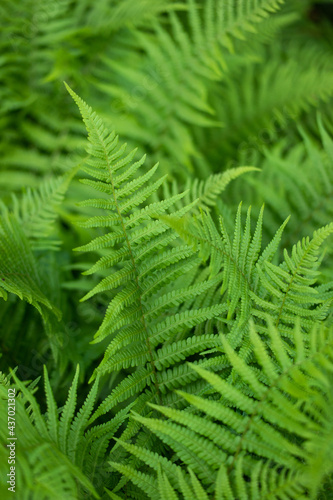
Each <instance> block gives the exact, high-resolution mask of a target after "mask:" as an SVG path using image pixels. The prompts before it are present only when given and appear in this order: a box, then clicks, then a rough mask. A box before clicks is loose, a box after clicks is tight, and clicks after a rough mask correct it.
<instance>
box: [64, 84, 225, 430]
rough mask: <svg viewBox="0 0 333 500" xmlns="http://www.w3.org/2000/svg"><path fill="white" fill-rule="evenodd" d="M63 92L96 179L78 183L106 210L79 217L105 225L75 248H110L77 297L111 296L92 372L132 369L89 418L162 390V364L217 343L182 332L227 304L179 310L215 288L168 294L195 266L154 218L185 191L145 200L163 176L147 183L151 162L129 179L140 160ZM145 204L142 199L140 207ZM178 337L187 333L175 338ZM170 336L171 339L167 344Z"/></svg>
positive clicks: (88, 224)
mask: <svg viewBox="0 0 333 500" xmlns="http://www.w3.org/2000/svg"><path fill="white" fill-rule="evenodd" d="M68 90H69V92H70V94H71V95H72V97H73V99H74V100H75V102H76V103H77V104H78V106H79V109H80V111H81V113H82V116H83V119H84V121H85V124H86V126H87V130H88V133H89V147H88V153H89V154H90V157H89V159H88V162H87V166H85V167H84V170H85V171H86V172H87V173H88V174H89V175H90V176H91V177H93V178H95V179H97V180H92V179H86V180H84V182H85V184H88V185H89V186H91V187H94V188H95V189H97V190H98V191H100V192H101V193H103V194H102V196H103V197H102V198H100V201H99V199H93V200H92V201H91V205H92V206H93V207H95V208H96V207H98V208H104V209H107V212H104V213H106V215H103V216H96V217H93V218H92V219H89V220H88V221H86V222H84V225H85V226H86V227H100V228H105V230H104V231H103V234H102V235H101V236H97V237H96V238H95V239H94V240H93V241H92V242H90V243H88V244H87V245H84V246H83V247H80V248H79V249H77V250H80V251H91V250H94V251H103V252H104V251H105V249H108V250H107V253H105V255H103V256H102V257H101V258H100V260H99V261H98V262H97V264H96V265H94V266H93V267H92V268H91V269H90V270H89V271H88V272H87V273H86V274H90V273H92V272H96V271H99V270H103V273H107V276H106V277H104V278H103V279H102V281H101V282H100V283H99V284H98V285H97V286H95V288H93V290H91V291H90V292H89V293H88V294H87V295H86V296H85V297H84V298H83V300H85V299H88V298H90V297H92V296H93V295H95V294H97V293H101V292H103V293H105V292H107V293H110V295H111V300H110V303H109V305H108V307H107V310H106V313H105V317H104V320H103V322H102V325H101V326H100V328H99V330H98V332H97V333H96V335H95V342H99V341H101V340H103V339H104V338H106V337H110V338H111V340H110V342H109V345H108V347H107V348H106V352H105V355H104V359H103V361H102V362H101V364H100V366H99V367H98V368H97V371H96V373H100V374H105V373H111V372H113V371H117V370H119V369H133V368H134V369H135V371H134V373H130V374H128V375H127V377H125V378H124V379H123V380H122V382H121V383H120V384H119V385H118V386H117V387H115V388H114V389H113V391H112V393H111V394H110V396H109V397H108V398H107V400H106V401H105V402H104V403H103V405H102V406H101V407H100V408H99V409H98V410H97V412H95V413H94V415H93V416H92V417H91V420H90V421H93V420H94V419H95V418H97V416H99V415H100V414H101V412H104V411H107V408H108V409H110V408H111V407H113V406H114V405H115V404H118V403H120V402H121V401H124V400H126V399H128V398H129V397H131V396H133V395H134V394H136V393H138V392H140V391H142V390H143V389H144V388H145V387H146V386H147V385H148V386H151V387H154V389H155V391H156V396H158V395H160V393H161V390H160V388H159V385H160V382H162V381H163V376H164V375H163V370H164V369H165V368H166V367H168V366H171V365H175V366H177V364H178V363H180V362H181V361H182V360H183V359H185V358H186V357H188V356H190V355H192V354H194V353H197V352H200V350H202V349H204V348H206V347H211V346H213V344H214V340H216V337H214V336H209V335H207V336H203V337H202V338H201V340H202V342H203V343H202V345H201V348H200V342H198V341H197V340H196V339H195V338H194V339H192V340H191V339H189V340H185V339H186V336H187V335H188V332H190V330H191V328H193V327H194V326H196V325H198V324H200V323H203V322H206V321H207V320H210V319H213V318H216V317H218V316H219V315H220V314H221V313H222V312H223V311H224V310H225V306H224V305H221V304H213V305H211V306H208V307H198V308H196V309H192V308H191V309H189V308H185V309H184V310H180V309H179V306H180V305H182V304H184V302H185V301H186V300H187V303H188V304H191V301H189V300H188V299H189V298H190V297H191V298H192V301H193V298H195V297H197V296H199V295H200V294H202V293H203V292H204V291H205V290H207V289H208V288H210V287H211V286H214V285H215V281H214V280H212V281H211V282H209V281H206V282H202V283H201V284H200V285H190V286H188V287H185V288H184V287H181V288H180V289H178V290H177V289H176V290H174V292H173V295H172V294H171V293H170V284H171V282H172V281H174V280H175V279H176V278H177V277H179V278H180V277H181V276H186V274H187V273H188V272H189V271H190V270H191V269H193V268H196V267H197V266H198V265H199V263H200V260H199V259H198V258H197V256H196V255H195V253H194V252H193V250H192V249H191V247H189V246H187V245H180V244H179V242H178V241H177V240H176V235H175V233H174V232H173V231H172V230H171V229H170V228H169V227H168V226H167V225H166V224H165V223H164V222H162V221H161V220H159V219H158V217H159V216H160V215H161V214H163V213H166V211H167V210H169V209H170V208H171V207H172V205H173V204H174V203H175V202H176V201H179V200H180V199H181V198H182V197H183V196H184V195H183V194H178V195H175V196H173V197H171V198H170V199H169V200H162V201H158V202H153V203H151V204H150V203H149V197H150V196H151V195H152V194H154V193H155V192H156V191H157V189H158V188H159V186H160V185H161V184H162V182H163V180H164V178H162V179H159V180H157V181H155V182H151V181H150V179H151V177H152V175H153V174H154V172H155V170H156V168H157V166H155V167H153V168H152V169H150V170H149V171H148V172H147V173H145V174H143V175H141V176H135V173H136V172H137V171H138V169H139V168H140V166H141V165H142V163H143V161H144V158H142V159H141V160H139V161H137V162H135V163H132V160H133V158H134V153H135V152H132V153H130V154H129V155H127V156H124V148H123V147H121V148H117V138H116V137H115V134H114V133H112V134H109V133H108V132H107V130H106V129H105V127H104V125H103V123H102V121H101V120H100V119H99V118H98V116H97V115H96V114H95V113H94V112H93V111H92V110H91V108H90V107H89V106H87V105H86V104H85V103H84V102H83V101H82V100H81V99H80V98H79V97H78V96H77V95H76V94H75V93H74V92H73V91H72V90H71V89H69V88H68ZM146 200H147V201H146ZM143 202H146V206H145V207H143V206H142V204H143ZM87 203H89V202H85V205H87ZM194 204H195V202H192V203H190V204H189V205H187V206H185V207H183V208H180V209H179V210H177V211H176V212H175V213H176V215H177V216H180V217H181V216H182V215H184V214H185V213H186V212H187V211H189V210H190V209H191V208H192V207H193V206H194ZM109 249H110V250H109ZM157 249H158V254H156V250H157ZM169 301H173V302H174V304H175V307H174V309H173V310H172V312H170V313H168V314H165V313H164V312H163V310H164V309H166V305H167V304H168V302H169ZM181 335H182V336H185V338H184V340H183V342H182V343H179V340H181V337H180V336H181ZM175 336H177V339H176V340H175V342H174V343H173V339H174V337H175ZM165 343H167V344H168V347H166V348H165V350H163V348H162V349H158V348H159V347H161V346H163V344H165ZM160 356H161V361H159V357H160ZM161 377H162V380H161ZM166 387H167V385H166ZM162 390H163V389H162Z"/></svg>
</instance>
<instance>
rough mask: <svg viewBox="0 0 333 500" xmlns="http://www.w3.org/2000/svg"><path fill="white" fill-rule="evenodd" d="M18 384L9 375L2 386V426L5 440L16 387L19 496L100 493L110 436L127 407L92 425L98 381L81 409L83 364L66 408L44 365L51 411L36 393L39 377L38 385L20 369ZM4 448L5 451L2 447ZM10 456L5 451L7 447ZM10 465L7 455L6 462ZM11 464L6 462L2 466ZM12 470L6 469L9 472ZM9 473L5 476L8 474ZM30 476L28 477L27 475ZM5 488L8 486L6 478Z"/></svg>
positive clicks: (4, 440)
mask: <svg viewBox="0 0 333 500" xmlns="http://www.w3.org/2000/svg"><path fill="white" fill-rule="evenodd" d="M12 378H13V383H11V385H10V386H9V380H4V381H3V382H2V383H1V385H0V391H1V398H0V404H1V412H0V413H1V431H0V439H1V442H2V443H3V444H5V445H6V444H7V443H8V440H7V438H8V434H7V427H8V424H7V413H8V412H7V409H5V407H6V405H7V398H8V396H7V390H8V387H14V388H15V391H16V395H15V399H16V403H15V407H16V416H15V423H14V424H13V425H15V424H16V425H15V427H14V435H15V436H16V439H17V441H16V443H20V444H19V446H17V449H16V460H17V461H16V464H17V465H16V481H17V484H16V488H17V489H19V491H20V498H22V499H27V500H28V499H29V500H30V499H34V500H42V499H45V500H46V499H48V498H50V497H52V498H54V499H56V498H57V499H59V500H60V499H61V498H71V499H76V498H80V497H81V496H82V495H89V497H90V498H99V494H98V492H97V490H99V492H101V490H102V488H101V483H102V480H101V477H103V480H105V477H106V476H107V474H106V472H105V455H106V450H107V447H108V444H109V441H110V439H112V438H113V436H114V434H115V432H116V431H117V429H118V428H119V427H120V426H121V424H122V423H123V422H124V420H125V419H126V418H127V415H126V413H127V410H123V411H120V412H119V413H118V415H116V416H115V417H114V418H113V419H110V420H109V421H108V422H105V423H102V424H99V425H95V426H93V427H89V426H88V420H89V417H90V415H91V413H92V411H93V408H94V405H95V402H96V399H97V395H98V380H96V381H95V383H94V384H93V386H92V387H91V389H90V392H89V394H88V396H87V398H86V399H85V401H84V403H83V405H82V407H81V409H80V410H79V411H78V412H77V413H76V411H75V408H76V404H77V386H78V378H79V367H77V369H76V373H75V376H74V380H73V382H72V385H71V388H70V389H69V392H68V397H67V401H66V403H65V405H64V406H63V407H62V409H61V411H60V410H59V409H58V407H57V404H56V402H55V399H54V394H53V392H52V389H51V385H50V381H49V377H48V373H47V370H46V368H45V366H44V383H45V397H46V406H47V409H46V413H45V414H42V412H41V409H40V406H39V404H38V402H37V400H36V398H35V396H34V393H35V391H36V383H37V382H38V380H36V381H35V382H34V383H33V384H30V385H27V383H23V382H21V381H20V380H19V379H18V378H17V376H16V375H15V374H13V375H12ZM1 449H2V450H5V448H4V447H3V446H1ZM2 454H3V455H6V452H5V451H3V452H2ZM1 463H2V464H5V465H6V464H7V458H6V460H3V461H2V462H1ZM1 467H2V468H3V467H4V469H6V467H5V466H3V465H2V466H1ZM6 472H7V471H6ZM6 472H5V473H4V474H2V478H5V477H7V476H6ZM27 477H29V482H26V478H27ZM1 489H2V491H3V492H5V491H7V485H6V484H5V483H4V484H3V483H1Z"/></svg>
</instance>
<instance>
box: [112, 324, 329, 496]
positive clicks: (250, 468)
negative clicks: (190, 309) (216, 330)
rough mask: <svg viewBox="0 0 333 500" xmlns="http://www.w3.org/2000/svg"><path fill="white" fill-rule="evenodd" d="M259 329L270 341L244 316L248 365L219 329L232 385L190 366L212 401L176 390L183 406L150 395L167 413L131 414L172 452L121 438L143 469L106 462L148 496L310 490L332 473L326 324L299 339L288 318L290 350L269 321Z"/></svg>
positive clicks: (314, 493)
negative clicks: (251, 357)
mask: <svg viewBox="0 0 333 500" xmlns="http://www.w3.org/2000/svg"><path fill="white" fill-rule="evenodd" d="M268 336H269V339H270V344H271V347H269V346H268V345H267V344H266V343H265V342H264V341H263V339H262V338H261V335H260V334H259V333H258V332H257V331H256V330H255V328H254V326H253V324H252V325H251V328H250V341H251V345H252V348H253V351H254V353H255V356H256V364H255V365H253V366H249V365H248V364H247V363H246V362H244V360H243V359H242V358H241V357H240V356H239V355H238V354H237V353H236V352H235V351H234V350H233V348H232V347H231V345H230V343H229V342H228V341H227V339H226V338H225V337H224V336H223V337H221V342H222V344H223V349H224V351H225V353H226V355H227V357H228V358H229V361H230V363H231V364H232V366H233V369H234V370H235V371H236V372H237V373H238V375H239V377H240V380H241V382H240V383H239V384H237V385H235V384H233V383H232V382H231V381H230V380H229V381H227V380H223V379H222V378H221V377H219V376H218V375H217V374H214V373H212V372H210V371H208V370H205V369H203V368H200V367H197V366H192V367H193V369H194V370H195V371H196V372H198V373H200V375H201V376H202V377H203V378H204V379H205V380H206V381H207V382H208V384H210V385H211V387H212V388H213V389H214V391H215V392H216V393H217V394H219V395H220V396H221V400H220V401H213V400H209V399H207V398H203V397H201V396H196V395H193V394H188V393H186V392H182V391H180V392H179V393H180V394H181V396H183V397H184V398H185V399H186V401H187V402H188V403H190V404H191V405H192V408H193V410H192V411H186V410H182V411H180V410H176V409H172V408H168V407H165V406H164V407H163V406H157V405H152V406H153V408H154V409H155V410H157V411H159V412H160V413H161V414H162V415H164V417H166V419H156V418H144V417H142V416H140V415H137V414H135V413H134V414H133V418H134V420H136V421H137V422H140V423H141V424H143V425H144V426H146V427H147V428H148V429H149V430H150V431H151V432H152V433H154V434H155V435H156V436H158V437H159V438H160V440H161V441H162V442H163V443H165V445H166V446H168V447H170V448H171V449H172V450H173V451H174V453H175V455H176V456H175V457H174V460H169V459H166V458H164V457H161V456H158V454H156V453H154V452H150V451H148V450H146V449H143V448H142V447H138V446H135V445H132V444H129V443H126V442H121V445H122V446H123V447H124V448H125V449H127V450H128V451H129V452H130V453H131V454H133V455H134V456H136V457H137V458H138V459H139V460H140V462H141V467H143V469H139V470H132V469H131V467H128V466H126V465H122V464H121V463H113V464H112V465H113V467H114V468H115V469H117V470H118V471H120V472H121V473H122V474H123V475H124V476H126V477H127V478H128V479H129V480H130V481H131V482H132V483H134V484H135V485H136V487H137V488H139V489H141V490H143V491H144V492H145V494H146V495H147V496H148V498H152V499H160V498H163V499H164V498H173V499H178V498H185V499H190V498H196V499H198V500H199V499H205V500H206V499H214V500H235V499H240V498H241V499H244V500H259V499H260V500H262V499H266V498H267V499H268V498H271V499H278V498H302V499H303V498H304V499H305V498H313V499H315V498H317V495H318V493H319V492H320V490H321V488H322V486H323V483H324V482H325V480H326V479H327V478H329V476H330V475H332V473H333V456H332V432H331V430H332V404H333V400H332V397H331V394H332V390H331V389H332V381H333V380H332V368H333V343H332V330H328V329H326V328H325V327H324V326H320V327H319V326H318V325H316V326H315V327H314V328H313V329H312V331H311V335H310V342H309V343H308V342H307V340H306V339H305V338H304V336H303V333H302V330H301V328H300V326H299V324H296V325H295V328H294V330H293V333H292V335H291V338H290V340H291V343H292V345H293V347H294V352H295V353H296V355H295V356H294V357H291V356H290V355H289V352H288V350H287V349H286V347H285V346H284V345H283V342H282V337H281V334H280V333H279V330H278V329H277V328H275V327H274V326H273V324H272V323H270V326H269V328H268ZM177 459H180V460H181V461H182V463H183V464H186V465H187V466H188V468H189V473H186V472H184V469H183V468H180V467H179V466H178V465H177ZM147 466H148V468H147ZM111 498H112V496H111ZM114 498H116V497H114Z"/></svg>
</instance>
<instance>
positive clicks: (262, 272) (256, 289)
mask: <svg viewBox="0 0 333 500" xmlns="http://www.w3.org/2000/svg"><path fill="white" fill-rule="evenodd" d="M250 214H251V209H248V211H247V216H246V223H245V228H244V229H242V222H241V205H239V207H238V211H237V215H236V219H235V224H234V227H235V229H234V235H233V238H231V237H230V236H229V233H228V230H227V227H226V225H225V222H224V219H223V217H220V231H221V234H220V232H219V231H218V230H217V228H216V226H215V223H214V221H213V219H212V217H211V216H210V214H208V213H204V212H202V214H201V217H198V218H189V217H187V218H186V217H183V218H182V219H181V218H179V219H177V218H175V217H173V216H162V219H163V220H164V221H165V222H167V223H168V224H169V225H170V226H171V227H173V228H174V229H175V230H176V231H177V232H178V233H179V234H180V235H181V236H182V237H183V239H184V240H185V241H186V242H187V243H188V244H192V245H193V246H194V247H199V248H200V252H201V256H202V258H203V260H208V259H209V265H210V272H211V276H215V275H216V274H217V273H221V294H222V295H223V294H224V297H223V303H225V304H226V305H227V310H228V313H227V316H226V318H225V320H226V321H225V323H226V324H227V327H226V328H223V330H224V331H225V332H226V333H227V332H230V335H231V336H232V340H231V343H232V345H233V347H236V346H237V345H240V342H241V340H242V338H243V336H244V334H245V332H246V324H247V322H248V320H249V318H250V317H252V318H255V321H256V322H257V323H258V328H260V330H261V331H262V332H263V331H265V330H266V326H265V321H264V318H265V317H266V315H267V314H269V315H270V316H271V318H272V319H274V322H275V324H276V326H279V327H280V330H281V333H283V334H284V335H286V336H287V337H288V335H289V334H290V332H291V331H292V328H293V324H294V322H295V320H296V318H299V319H300V321H301V326H302V328H303V329H304V332H309V330H310V329H311V327H312V325H313V324H314V322H316V321H321V320H323V319H325V318H326V317H327V316H328V314H329V311H330V307H331V304H332V299H333V296H332V284H327V285H325V286H318V285H317V286H315V284H316V281H317V278H318V275H319V274H320V273H319V271H318V267H319V264H320V260H321V255H320V247H321V245H322V243H323V242H324V241H325V240H326V239H327V238H328V237H329V236H330V235H331V234H332V233H333V223H331V224H328V225H327V226H324V227H323V228H321V229H319V230H317V231H315V232H314V234H313V237H312V239H310V238H309V237H307V238H303V239H302V240H301V241H299V242H298V243H297V244H295V245H294V246H293V248H292V251H291V255H289V253H288V251H287V250H286V249H285V250H284V261H283V262H281V263H280V264H278V263H273V262H272V261H273V259H274V258H275V260H276V257H277V255H276V254H277V249H278V246H279V242H280V240H281V235H282V232H283V229H284V227H285V225H286V223H287V221H288V219H286V221H285V222H284V223H283V224H282V225H281V227H280V228H279V229H278V231H277V232H276V233H275V235H274V238H273V239H272V240H271V241H270V243H269V244H268V245H267V246H266V248H265V249H264V250H261V237H262V226H263V207H262V209H261V211H260V214H259V217H258V221H257V224H256V228H255V231H254V234H253V236H252V235H251V216H250ZM220 319H221V318H220ZM230 320H232V321H230ZM221 321H223V320H222V319H221ZM228 322H229V325H232V326H231V330H230V326H228Z"/></svg>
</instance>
